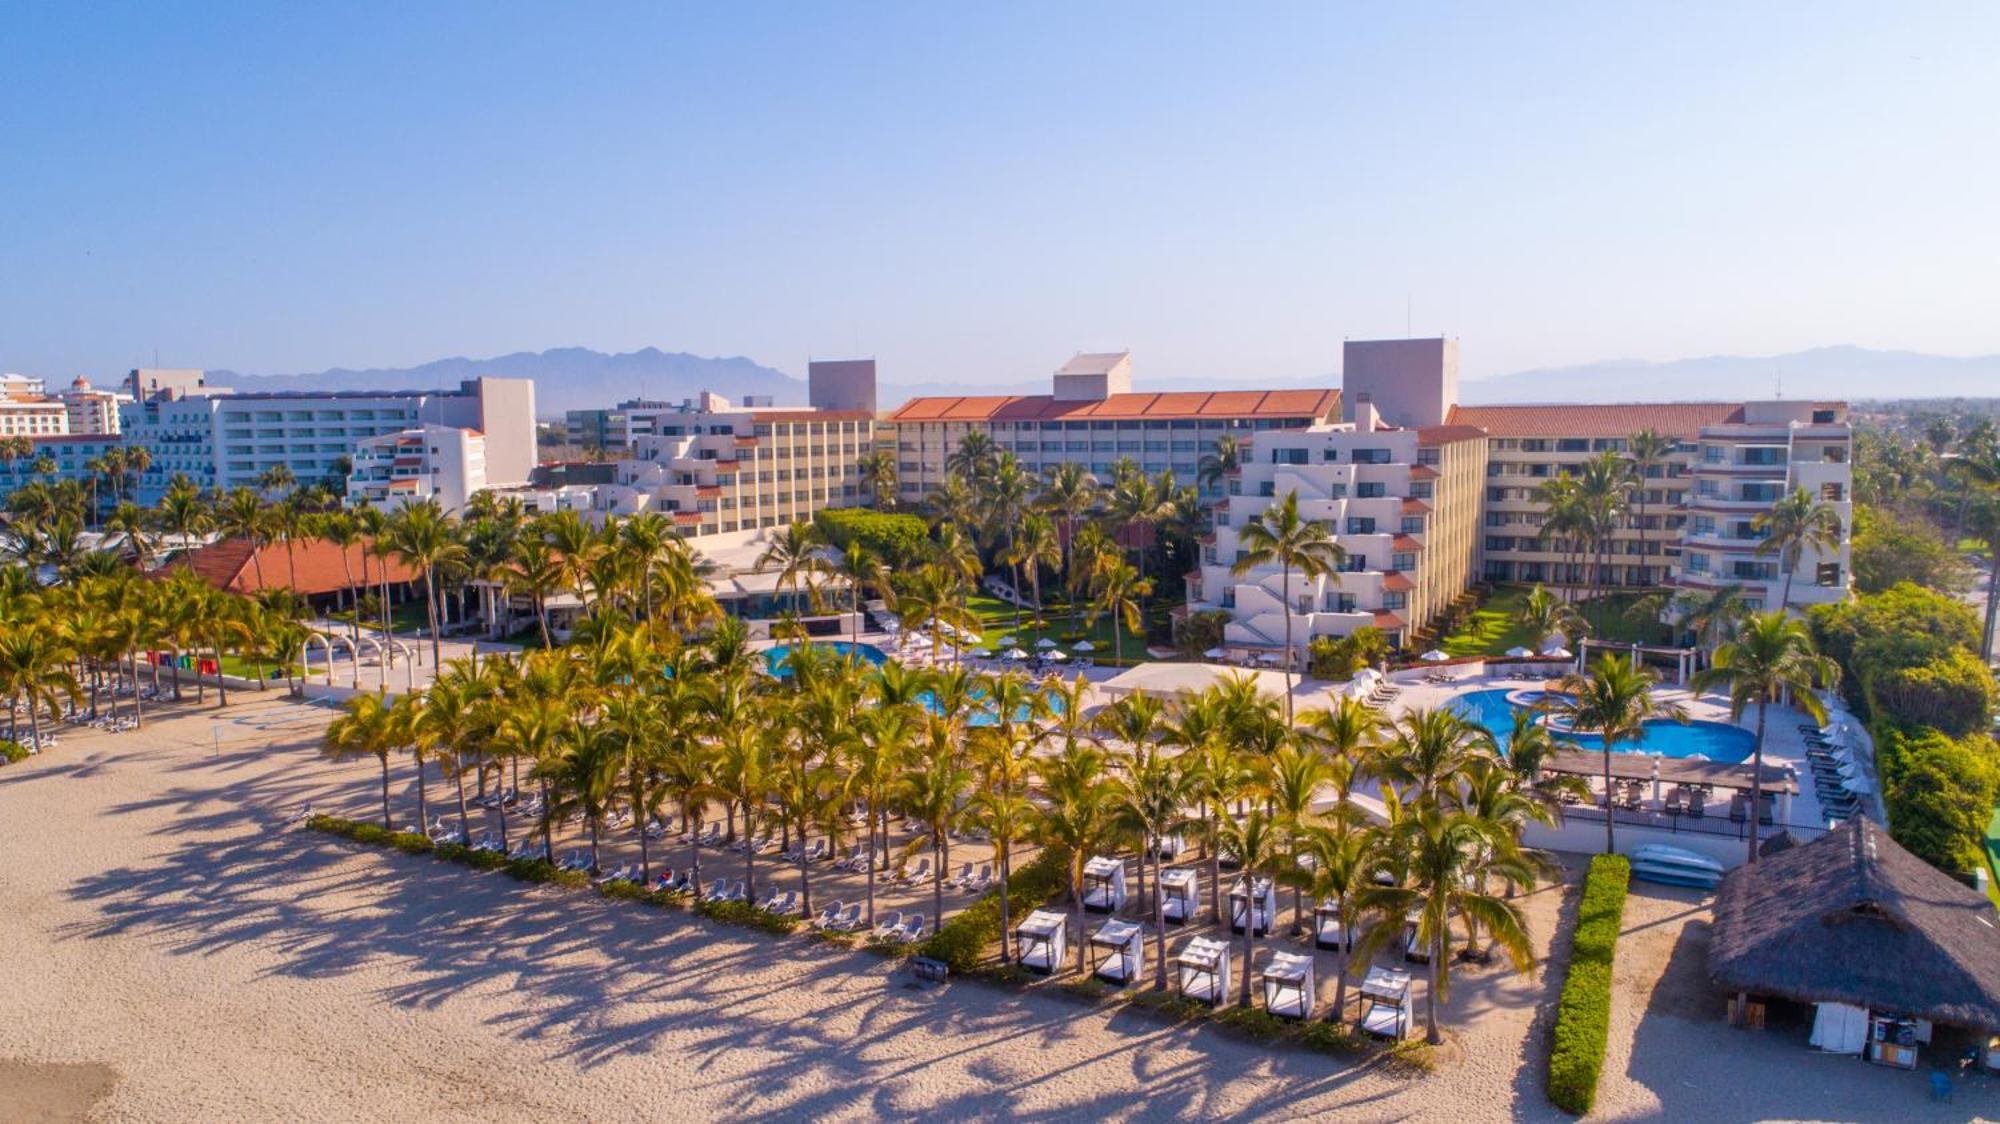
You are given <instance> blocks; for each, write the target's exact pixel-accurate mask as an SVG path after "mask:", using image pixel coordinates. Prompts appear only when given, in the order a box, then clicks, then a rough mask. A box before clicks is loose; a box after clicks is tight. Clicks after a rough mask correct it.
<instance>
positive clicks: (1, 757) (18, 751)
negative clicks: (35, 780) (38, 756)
mask: <svg viewBox="0 0 2000 1124" xmlns="http://www.w3.org/2000/svg"><path fill="white" fill-rule="evenodd" d="M29 756H31V755H30V754H29V753H28V747H27V746H25V745H22V744H21V743H20V742H10V741H0V764H5V765H12V764H14V763H15V762H16V761H26V760H27V759H28V758H29Z"/></svg>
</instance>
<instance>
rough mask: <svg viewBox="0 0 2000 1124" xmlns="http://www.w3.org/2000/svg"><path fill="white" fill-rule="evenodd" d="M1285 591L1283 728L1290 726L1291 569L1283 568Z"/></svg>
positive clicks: (1289, 727)
mask: <svg viewBox="0 0 2000 1124" xmlns="http://www.w3.org/2000/svg"><path fill="white" fill-rule="evenodd" d="M1281 588H1283V589H1284V591H1285V728H1286V729H1288V730H1289V729H1291V726H1292V568H1291V567H1290V566H1289V565H1288V566H1286V567H1285V568H1284V579H1283V585H1282V587H1281Z"/></svg>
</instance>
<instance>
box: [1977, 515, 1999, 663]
mask: <svg viewBox="0 0 2000 1124" xmlns="http://www.w3.org/2000/svg"><path fill="white" fill-rule="evenodd" d="M1986 549H1987V553H1989V554H1991V555H1992V556H1993V561H1992V565H1991V567H1990V568H1989V569H1988V570H1987V576H1986V628H1985V630H1984V631H1982V632H1981V633H1980V634H1979V658H1980V659H1982V660H1986V661H1989V662H1990V661H1991V660H1992V659H1993V618H1994V615H1995V614H1996V613H2000V541H1994V542H1989V543H1987V544H1986Z"/></svg>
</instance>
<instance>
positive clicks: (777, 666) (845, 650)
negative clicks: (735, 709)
mask: <svg viewBox="0 0 2000 1124" xmlns="http://www.w3.org/2000/svg"><path fill="white" fill-rule="evenodd" d="M812 646H813V647H815V648H831V649H833V652H834V654H835V655H837V656H848V657H852V656H859V657H861V659H863V660H865V661H866V662H867V663H868V664H869V666H871V667H881V666H882V665H883V664H884V663H886V662H888V659H889V654H888V653H887V652H884V651H883V650H882V649H880V648H877V647H876V646H875V645H873V644H855V643H852V642H851V641H847V640H833V641H827V642H824V643H817V642H816V643H814V644H813V645H812ZM791 654H792V646H791V645H790V644H780V645H779V646H778V647H776V648H772V649H771V650H770V651H768V652H765V653H764V666H765V667H767V668H769V669H770V671H771V674H772V675H775V676H777V677H778V678H780V679H790V678H791V677H792V665H791V662H790V660H789V659H788V658H787V657H789V656H790V655H791Z"/></svg>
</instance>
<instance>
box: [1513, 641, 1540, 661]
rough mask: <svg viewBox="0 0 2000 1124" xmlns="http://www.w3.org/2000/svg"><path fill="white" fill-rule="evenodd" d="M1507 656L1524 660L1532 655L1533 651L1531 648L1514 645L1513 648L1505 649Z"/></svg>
mask: <svg viewBox="0 0 2000 1124" xmlns="http://www.w3.org/2000/svg"><path fill="white" fill-rule="evenodd" d="M1507 654H1508V655H1509V656H1511V657H1512V658H1514V659H1517V660H1519V659H1526V658H1528V657H1529V656H1532V655H1534V654H1535V650H1534V649H1533V648H1523V647H1521V646H1520V645H1518V644H1516V645H1515V646H1514V647H1512V648H1509V649H1507Z"/></svg>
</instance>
